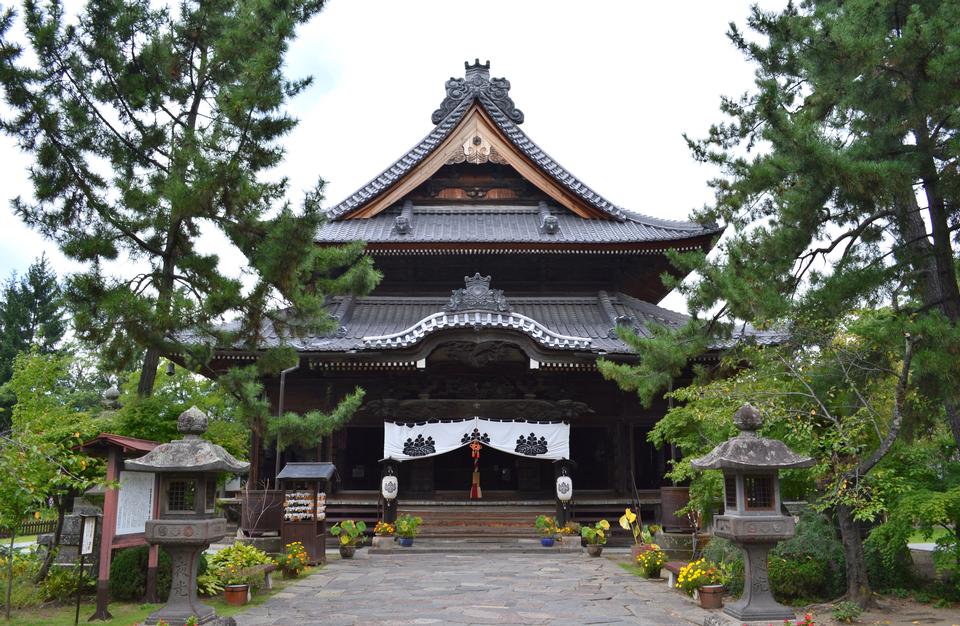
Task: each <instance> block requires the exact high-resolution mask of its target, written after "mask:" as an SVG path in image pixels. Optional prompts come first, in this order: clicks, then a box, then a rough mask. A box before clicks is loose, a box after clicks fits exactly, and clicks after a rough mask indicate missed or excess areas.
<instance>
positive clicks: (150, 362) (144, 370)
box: [137, 348, 160, 398]
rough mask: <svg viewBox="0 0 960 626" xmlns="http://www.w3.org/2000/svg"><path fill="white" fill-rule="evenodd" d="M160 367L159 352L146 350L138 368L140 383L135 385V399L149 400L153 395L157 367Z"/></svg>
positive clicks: (151, 349) (152, 349) (150, 349)
mask: <svg viewBox="0 0 960 626" xmlns="http://www.w3.org/2000/svg"><path fill="white" fill-rule="evenodd" d="M159 366H160V351H159V350H157V349H156V348H147V353H146V354H145V355H144V356H143V366H141V368H140V383H139V384H138V385H137V397H140V398H149V397H150V396H152V395H153V383H154V381H155V380H156V379H157V367H159Z"/></svg>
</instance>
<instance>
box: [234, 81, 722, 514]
mask: <svg viewBox="0 0 960 626" xmlns="http://www.w3.org/2000/svg"><path fill="white" fill-rule="evenodd" d="M465 66H466V71H465V75H464V76H463V77H462V78H451V79H450V80H448V81H447V82H446V97H445V98H443V100H442V102H441V103H440V106H439V108H437V109H436V110H435V111H433V115H432V122H433V124H434V125H435V126H434V128H433V130H431V131H430V133H429V134H428V135H427V136H426V137H424V138H423V139H422V140H421V141H420V142H419V143H417V144H416V145H415V146H414V147H413V148H412V149H411V150H410V151H409V152H407V153H406V154H404V155H403V156H401V157H400V158H399V159H398V160H397V161H396V162H395V163H391V164H389V165H388V166H387V167H386V168H384V169H383V171H382V172H380V173H379V174H377V175H376V176H374V177H373V178H372V180H370V182H369V183H367V184H366V185H364V186H363V188H361V189H359V190H358V191H357V192H356V193H354V194H352V195H351V196H350V197H348V198H346V199H345V200H343V201H342V202H341V203H340V204H338V205H336V206H334V207H332V208H331V209H330V210H329V212H328V216H329V219H328V221H327V222H326V223H325V224H324V225H323V226H322V227H321V228H320V230H319V232H318V233H317V235H316V242H317V245H318V246H334V245H338V244H342V243H345V242H350V241H357V240H361V241H364V242H366V244H367V253H368V254H369V255H371V256H372V257H373V259H374V261H375V264H376V266H377V268H378V269H379V270H380V271H382V272H383V276H384V279H383V281H382V283H381V284H380V285H379V286H378V287H377V288H376V290H375V291H374V292H373V293H372V294H371V295H369V296H364V297H337V298H332V299H331V301H330V312H331V314H332V315H334V316H335V317H336V318H337V319H338V320H339V329H338V330H337V331H336V332H334V333H332V334H329V335H325V336H313V337H308V338H306V339H302V340H296V341H295V342H294V346H295V347H296V349H297V350H298V352H299V354H300V357H301V359H300V366H299V369H297V370H296V371H293V372H291V373H290V374H288V375H287V376H286V380H285V396H284V407H285V409H286V410H293V411H307V410H311V409H315V408H321V409H329V408H330V407H331V406H333V405H334V404H335V403H336V401H337V400H338V399H340V398H342V397H343V396H344V395H346V394H347V393H349V392H350V391H351V390H353V389H354V388H355V387H356V386H360V387H362V388H363V389H365V390H366V399H365V401H364V403H363V406H362V408H361V409H360V410H359V412H358V413H357V414H356V415H355V416H354V418H353V419H352V420H351V421H350V423H349V424H348V425H347V426H346V427H345V428H343V429H341V430H340V431H338V432H336V433H334V434H333V435H332V436H330V437H328V438H326V440H325V441H324V443H323V444H322V445H321V446H320V447H319V449H309V450H307V449H300V448H294V449H289V450H287V451H285V452H284V460H286V461H312V460H322V461H333V462H334V463H335V464H336V467H337V469H338V473H339V477H340V480H339V488H338V491H337V494H336V495H337V497H340V498H343V499H347V500H349V499H350V498H354V499H355V500H356V501H357V502H363V501H366V502H376V499H377V497H378V495H379V492H380V485H381V471H382V463H381V460H382V459H385V458H392V459H394V460H396V461H398V464H397V468H398V470H397V477H398V479H399V494H400V496H399V500H400V502H401V503H403V502H415V501H418V500H431V501H437V500H449V501H457V500H460V501H468V500H469V498H470V497H471V483H472V478H473V472H474V462H475V461H476V464H477V469H478V471H479V487H480V490H481V494H482V495H480V497H481V498H482V499H483V500H484V501H491V500H494V501H495V500H503V501H508V502H509V501H519V500H524V501H530V500H534V501H545V502H549V501H552V499H553V498H554V481H555V476H554V473H555V470H554V467H553V464H552V463H551V461H552V460H556V459H558V458H569V459H571V460H572V461H574V462H575V463H576V468H575V471H574V474H573V484H574V488H575V490H576V494H577V495H576V499H577V502H578V503H580V505H581V506H587V505H588V504H589V503H590V502H596V503H603V504H605V505H609V507H610V508H611V509H617V508H619V510H620V511H621V512H622V508H623V505H624V504H628V505H629V503H631V502H635V501H636V500H637V499H638V498H639V499H640V500H642V502H644V503H648V504H649V503H655V502H656V501H657V499H658V498H659V495H658V494H659V488H660V487H662V486H665V485H668V484H669V483H667V482H665V479H664V473H665V470H666V466H667V460H668V459H669V457H670V455H671V454H672V451H671V450H669V449H667V450H657V449H655V448H654V447H653V446H652V445H651V444H650V443H649V442H648V441H647V434H648V432H649V431H650V429H651V428H652V426H653V425H654V424H655V423H656V422H657V420H658V419H659V418H660V417H662V416H663V414H664V412H665V411H666V405H665V404H664V403H658V404H654V406H652V407H651V408H644V407H643V406H642V405H641V404H640V402H639V401H638V399H637V398H636V397H635V395H634V394H631V393H626V392H623V391H621V390H619V389H618V387H617V386H616V385H615V384H614V383H612V382H609V381H607V380H604V379H603V378H602V377H601V375H600V374H599V373H598V372H597V367H596V362H597V359H598V358H599V357H601V356H603V357H606V358H609V359H618V360H624V361H629V360H631V359H633V358H635V356H634V355H632V354H631V351H630V349H629V348H628V347H627V345H625V344H624V343H623V342H622V341H620V340H619V339H618V338H617V332H616V329H617V327H619V326H626V327H630V328H633V329H634V330H635V331H636V332H638V333H640V334H641V335H643V334H644V333H647V332H648V330H647V329H648V327H649V326H650V325H651V324H665V325H668V326H669V325H678V324H681V323H683V321H684V320H685V316H683V315H681V314H679V313H675V312H672V311H669V310H666V309H663V308H660V307H658V306H656V305H655V304H653V303H655V302H659V301H660V300H661V299H662V298H663V297H664V296H665V295H666V292H667V290H666V288H665V287H664V285H663V284H662V282H661V279H660V275H661V274H663V273H664V272H673V271H674V269H673V268H672V266H671V264H670V263H669V262H668V260H667V253H668V251H670V250H681V251H682V250H709V249H710V248H711V247H712V246H713V245H714V243H715V242H716V239H717V238H718V236H719V234H720V230H721V229H720V228H718V227H715V226H703V225H700V224H696V223H692V222H686V221H672V220H664V219H659V218H653V217H647V216H645V215H642V214H640V213H636V212H633V211H631V210H628V209H626V208H623V207H620V206H618V205H616V204H614V203H613V202H611V201H609V200H607V199H606V198H605V197H603V196H602V195H600V194H599V193H598V192H596V191H594V190H593V189H592V188H590V187H589V186H587V184H586V183H584V182H583V181H581V180H580V179H578V178H577V177H575V176H574V175H573V174H572V173H571V172H569V171H568V170H566V169H565V168H564V167H563V166H561V165H560V164H559V163H558V162H557V161H555V160H554V159H553V157H551V156H550V155H548V154H547V153H546V152H544V151H543V150H542V149H541V148H539V147H538V146H537V144H536V143H534V142H533V140H532V139H531V138H530V137H528V136H527V135H526V134H525V133H524V132H523V130H521V126H522V124H523V121H524V114H523V113H522V112H521V111H520V110H519V109H518V108H517V107H516V106H515V105H514V102H513V101H512V100H511V97H510V83H509V81H507V80H506V79H504V78H491V76H490V65H489V62H488V63H485V64H480V63H479V62H477V63H473V64H465ZM600 141H602V139H601V140H600ZM597 148H598V150H597V152H598V154H601V153H603V150H602V148H603V146H602V145H598V146H597ZM218 358H219V359H220V363H221V365H227V364H238V362H239V363H242V362H243V360H244V359H249V358H252V355H250V354H244V353H242V352H235V351H221V352H220V353H219V357H218ZM266 384H267V389H268V393H270V394H271V396H272V398H273V400H274V401H275V402H276V400H277V398H278V394H279V381H278V380H277V379H270V380H267V381H266ZM476 418H481V419H479V420H478V419H476ZM460 431H462V434H461V432H460ZM474 441H476V442H479V443H480V444H481V451H480V454H479V458H478V459H473V458H472V455H471V449H470V447H469V446H468V445H467V444H469V443H471V442H474ZM258 453H259V454H262V458H261V459H260V461H261V462H260V468H261V475H260V476H259V477H258V479H259V480H260V481H261V482H262V481H265V480H267V481H268V480H270V479H271V478H272V472H273V468H274V457H273V452H272V451H271V450H270V449H269V448H265V449H262V450H260V451H258ZM477 495H479V494H474V498H476V497H477ZM331 503H332V504H335V503H336V499H335V498H333V499H331Z"/></svg>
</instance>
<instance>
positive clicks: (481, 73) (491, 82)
mask: <svg viewBox="0 0 960 626" xmlns="http://www.w3.org/2000/svg"><path fill="white" fill-rule="evenodd" d="M463 67H464V70H465V72H464V77H463V78H456V77H454V76H451V77H450V80H448V81H447V82H446V85H445V87H446V88H447V97H446V98H444V99H443V102H441V103H440V108H439V109H437V110H436V111H434V112H433V115H432V116H430V120H431V121H432V122H433V123H434V124H439V123H440V122H442V121H443V120H444V119H445V118H446V117H447V116H448V115H450V113H452V112H453V111H454V109H456V108H457V105H459V104H460V103H461V102H463V101H464V100H473V99H474V98H478V97H480V95H481V94H483V95H485V96H487V97H488V98H489V99H490V102H492V103H493V104H494V105H495V106H496V107H497V108H498V109H500V110H501V111H502V112H503V114H504V115H506V116H507V117H508V118H510V121H512V122H513V123H514V124H522V123H523V111H521V110H520V109H518V108H517V107H516V105H514V104H513V100H511V99H510V81H509V80H507V79H506V78H490V61H487V62H486V63H484V64H481V63H480V59H477V60H476V62H475V63H474V64H473V65H470V63H468V62H467V61H464V63H463Z"/></svg>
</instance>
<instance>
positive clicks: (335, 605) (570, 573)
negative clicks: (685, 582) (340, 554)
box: [236, 549, 708, 626]
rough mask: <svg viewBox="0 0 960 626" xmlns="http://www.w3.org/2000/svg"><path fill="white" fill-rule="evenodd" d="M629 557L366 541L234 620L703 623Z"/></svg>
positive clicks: (701, 614)
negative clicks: (444, 550) (371, 546)
mask: <svg viewBox="0 0 960 626" xmlns="http://www.w3.org/2000/svg"><path fill="white" fill-rule="evenodd" d="M624 556H625V555H611V556H610V557H607V555H606V554H605V555H604V556H603V557H601V558H590V557H589V556H587V555H586V553H583V554H566V555H565V554H545V555H537V554H500V553H488V554H485V555H484V554H383V555H370V554H369V553H368V551H367V550H366V549H364V550H361V551H359V552H358V553H357V558H355V559H353V560H340V559H338V558H336V557H333V558H332V559H331V561H330V564H329V565H328V566H327V567H325V568H324V569H323V570H322V571H321V572H318V573H316V574H314V575H312V576H310V577H308V578H305V579H304V580H302V581H300V582H298V583H295V584H293V585H290V586H288V587H287V588H286V589H284V590H283V591H282V592H280V593H278V594H277V595H276V596H274V597H273V598H271V599H270V600H269V601H267V602H266V603H264V604H263V605H261V606H259V607H255V608H252V609H250V610H249V611H246V612H244V613H243V614H241V615H238V616H237V618H236V619H237V623H238V624H239V625H240V626H267V625H271V626H286V625H290V626H294V625H296V626H306V625H308V624H324V625H330V626H335V625H348V624H370V625H376V624H397V625H401V624H411V625H412V624H571V625H572V624H643V625H649V626H668V625H669V626H692V625H694V624H696V625H698V626H699V625H700V624H702V623H703V620H704V618H705V617H706V616H707V615H708V612H707V611H704V610H702V609H700V608H699V607H697V606H696V605H694V604H693V602H692V601H691V600H689V599H687V598H686V597H685V596H682V595H681V594H679V593H677V592H675V591H671V590H669V589H667V586H666V583H665V582H662V581H661V582H657V581H646V580H643V579H641V578H638V577H636V576H633V575H631V574H629V573H628V572H626V571H624V570H623V569H621V568H620V567H619V566H618V565H617V562H618V561H622V560H623V559H624Z"/></svg>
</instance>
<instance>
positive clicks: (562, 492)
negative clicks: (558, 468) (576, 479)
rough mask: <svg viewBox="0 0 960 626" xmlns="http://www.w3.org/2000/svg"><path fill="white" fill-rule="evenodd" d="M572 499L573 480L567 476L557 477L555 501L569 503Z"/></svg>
mask: <svg viewBox="0 0 960 626" xmlns="http://www.w3.org/2000/svg"><path fill="white" fill-rule="evenodd" d="M571 498H573V479H572V478H570V477H569V476H566V475H564V476H557V500H559V501H560V502H569V501H570V499H571Z"/></svg>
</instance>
